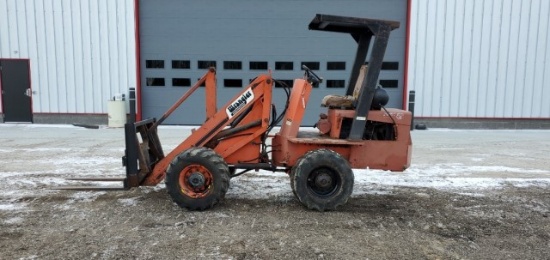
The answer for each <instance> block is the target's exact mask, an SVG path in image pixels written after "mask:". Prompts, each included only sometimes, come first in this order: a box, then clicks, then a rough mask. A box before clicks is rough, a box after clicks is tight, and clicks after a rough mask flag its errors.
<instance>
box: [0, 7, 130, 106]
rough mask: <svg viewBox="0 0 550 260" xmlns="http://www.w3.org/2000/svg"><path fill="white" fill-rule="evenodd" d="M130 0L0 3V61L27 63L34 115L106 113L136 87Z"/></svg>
mask: <svg viewBox="0 0 550 260" xmlns="http://www.w3.org/2000/svg"><path fill="white" fill-rule="evenodd" d="M134 31H135V28H134V5H133V0H117V1H112V0H55V1H43V0H0V58H22V59H27V58H28V59H30V64H31V81H32V83H31V84H32V89H33V91H35V94H34V95H33V112H35V113H106V110H107V105H106V103H107V102H106V101H107V100H108V99H109V98H110V97H112V96H113V95H114V94H116V93H127V90H128V88H129V87H135V86H136V72H135V66H136V63H135V37H134Z"/></svg>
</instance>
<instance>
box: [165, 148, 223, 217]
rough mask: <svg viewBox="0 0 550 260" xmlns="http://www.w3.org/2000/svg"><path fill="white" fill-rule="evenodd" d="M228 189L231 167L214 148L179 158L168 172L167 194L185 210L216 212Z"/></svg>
mask: <svg viewBox="0 0 550 260" xmlns="http://www.w3.org/2000/svg"><path fill="white" fill-rule="evenodd" d="M228 188H229V167H228V166H227V163H225V161H224V160H223V158H222V157H221V156H220V155H218V154H217V153H216V152H215V151H214V150H212V149H210V148H206V147H193V148H189V149H187V150H185V151H184V152H182V153H181V154H179V155H178V156H176V157H175V158H174V159H173V160H172V162H171V163H170V165H169V166H168V169H167V170H166V190H167V191H168V194H169V195H170V197H171V198H172V200H173V201H174V202H175V203H176V204H178V205H179V206H180V207H182V208H187V209H189V210H205V209H209V208H212V207H213V206H214V205H216V204H217V203H218V202H220V201H221V200H222V199H223V198H224V197H225V193H226V192H227V189H228Z"/></svg>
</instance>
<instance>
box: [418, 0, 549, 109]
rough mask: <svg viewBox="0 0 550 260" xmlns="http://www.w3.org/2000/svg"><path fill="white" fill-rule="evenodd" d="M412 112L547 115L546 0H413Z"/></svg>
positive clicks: (547, 19) (547, 51) (547, 20)
mask: <svg viewBox="0 0 550 260" xmlns="http://www.w3.org/2000/svg"><path fill="white" fill-rule="evenodd" d="M411 17H412V19H411V35H410V45H409V47H410V49H409V53H410V55H409V58H410V60H409V69H408V75H409V80H408V88H409V90H415V91H416V107H415V112H416V116H419V117H451V118H452V117H472V118H473V117H478V118H549V117H550V102H548V100H550V83H548V82H550V33H549V31H550V1H547V0H484V1H479V0H445V1H441V0H413V1H412V9H411Z"/></svg>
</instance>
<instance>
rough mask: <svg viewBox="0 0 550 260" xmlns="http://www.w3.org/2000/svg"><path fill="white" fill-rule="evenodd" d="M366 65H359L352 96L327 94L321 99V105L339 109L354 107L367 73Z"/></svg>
mask: <svg viewBox="0 0 550 260" xmlns="http://www.w3.org/2000/svg"><path fill="white" fill-rule="evenodd" d="M367 68H368V67H367V65H363V66H361V70H360V71H359V77H358V79H357V82H356V83H355V88H354V89H353V95H352V96H340V95H327V96H325V97H324V98H323V100H322V101H321V106H323V107H329V108H339V109H355V104H356V102H355V101H356V100H357V98H358V97H359V94H360V93H361V85H362V84H363V80H364V79H365V75H367Z"/></svg>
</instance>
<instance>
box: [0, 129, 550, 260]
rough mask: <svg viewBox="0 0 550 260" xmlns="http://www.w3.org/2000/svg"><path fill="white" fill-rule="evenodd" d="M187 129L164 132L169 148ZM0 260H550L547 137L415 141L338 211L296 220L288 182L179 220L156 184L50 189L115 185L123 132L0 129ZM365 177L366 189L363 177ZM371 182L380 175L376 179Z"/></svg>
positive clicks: (437, 134) (266, 181) (246, 181)
mask: <svg viewBox="0 0 550 260" xmlns="http://www.w3.org/2000/svg"><path fill="white" fill-rule="evenodd" d="M187 131H188V130H186V129H183V130H182V129H181V128H177V127H173V128H170V127H168V128H163V129H161V140H165V142H164V144H165V149H166V150H169V149H171V148H172V147H174V146H175V145H176V144H177V143H178V142H179V140H181V137H182V136H185V134H186V133H187ZM0 133H2V134H1V135H0V156H1V157H0V158H1V159H0V248H1V249H0V250H1V253H0V259H34V258H37V259H83V258H84V259H220V258H221V259H548V256H549V255H550V217H549V215H550V171H549V169H550V161H549V158H550V157H548V154H549V153H550V131H544V130H540V131H531V130H524V131H465V130H462V131H452V130H449V131H443V130H440V131H437V130H428V131H415V132H414V133H413V142H414V147H415V148H414V156H413V166H412V167H411V169H410V170H408V171H406V172H405V173H386V172H377V171H364V170H363V171H356V184H355V187H354V191H355V192H354V195H352V197H351V198H350V200H349V201H348V203H347V204H346V205H344V206H342V207H340V208H339V210H338V211H336V212H324V213H320V212H315V211H310V210H307V209H305V208H304V207H303V206H302V205H301V204H300V203H299V202H298V201H297V200H296V199H295V198H294V197H293V195H292V191H291V190H290V186H289V182H288V178H286V176H284V175H281V174H277V175H270V173H262V172H260V173H253V174H247V175H244V176H241V177H238V178H235V179H232V180H231V187H230V190H229V191H228V194H227V197H226V199H225V200H224V201H223V202H222V203H221V204H219V205H217V206H216V207H215V208H213V209H211V210H207V211H204V212H190V211H187V210H183V209H181V208H179V207H178V206H176V205H175V204H174V203H172V202H171V200H170V198H169V197H168V195H167V194H166V191H165V190H164V187H163V185H159V186H157V187H147V188H139V189H133V190H131V191H122V192H74V191H56V190H50V188H52V187H55V186H63V185H74V183H72V182H68V181H65V180H64V179H65V178H67V177H76V176H88V177H89V176H94V175H99V176H120V175H122V174H123V173H124V168H122V167H121V165H120V163H121V162H120V157H121V155H122V152H123V149H124V148H123V142H124V141H123V139H122V138H123V132H122V130H121V129H98V130H90V129H82V128H77V127H70V126H66V127H60V126H44V125H43V126H29V125H0ZM359 175H367V176H368V177H360V176H359ZM377 176H378V177H377Z"/></svg>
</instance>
